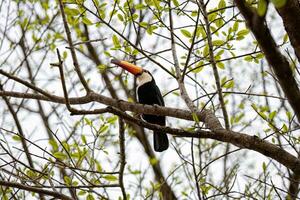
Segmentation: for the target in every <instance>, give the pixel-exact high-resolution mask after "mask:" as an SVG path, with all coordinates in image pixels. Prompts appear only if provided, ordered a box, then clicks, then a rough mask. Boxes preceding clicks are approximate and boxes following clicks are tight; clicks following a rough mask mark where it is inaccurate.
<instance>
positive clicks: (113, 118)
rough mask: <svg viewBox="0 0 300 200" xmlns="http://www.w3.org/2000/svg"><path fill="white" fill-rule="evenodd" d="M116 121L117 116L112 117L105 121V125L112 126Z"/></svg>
mask: <svg viewBox="0 0 300 200" xmlns="http://www.w3.org/2000/svg"><path fill="white" fill-rule="evenodd" d="M117 119H118V116H112V117H110V118H108V119H107V123H109V124H113V123H114V122H115V121H117Z"/></svg>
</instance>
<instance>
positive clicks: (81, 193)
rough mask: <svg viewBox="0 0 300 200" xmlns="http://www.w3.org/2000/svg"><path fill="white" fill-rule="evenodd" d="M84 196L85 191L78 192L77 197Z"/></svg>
mask: <svg viewBox="0 0 300 200" xmlns="http://www.w3.org/2000/svg"><path fill="white" fill-rule="evenodd" d="M85 194H86V191H84V190H80V191H79V192H78V196H83V195H85Z"/></svg>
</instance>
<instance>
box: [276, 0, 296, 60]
mask: <svg viewBox="0 0 300 200" xmlns="http://www.w3.org/2000/svg"><path fill="white" fill-rule="evenodd" d="M276 10H277V12H278V13H279V15H280V16H281V18H282V20H283V24H284V27H285V30H286V32H287V34H288V36H289V38H290V41H291V44H292V46H293V48H294V50H295V53H296V56H297V58H298V61H299V62H300V26H299V24H300V3H299V1H297V0H287V1H286V4H285V6H283V7H282V8H277V9H276Z"/></svg>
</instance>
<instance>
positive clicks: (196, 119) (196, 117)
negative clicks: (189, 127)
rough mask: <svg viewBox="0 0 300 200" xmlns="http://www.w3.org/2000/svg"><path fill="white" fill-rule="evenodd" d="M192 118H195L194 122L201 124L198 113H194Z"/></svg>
mask: <svg viewBox="0 0 300 200" xmlns="http://www.w3.org/2000/svg"><path fill="white" fill-rule="evenodd" d="M192 117H193V120H194V122H196V123H199V118H198V116H197V114H196V113H192Z"/></svg>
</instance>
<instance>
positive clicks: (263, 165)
mask: <svg viewBox="0 0 300 200" xmlns="http://www.w3.org/2000/svg"><path fill="white" fill-rule="evenodd" d="M262 168H263V171H264V172H266V170H267V165H266V163H265V162H263V164H262Z"/></svg>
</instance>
